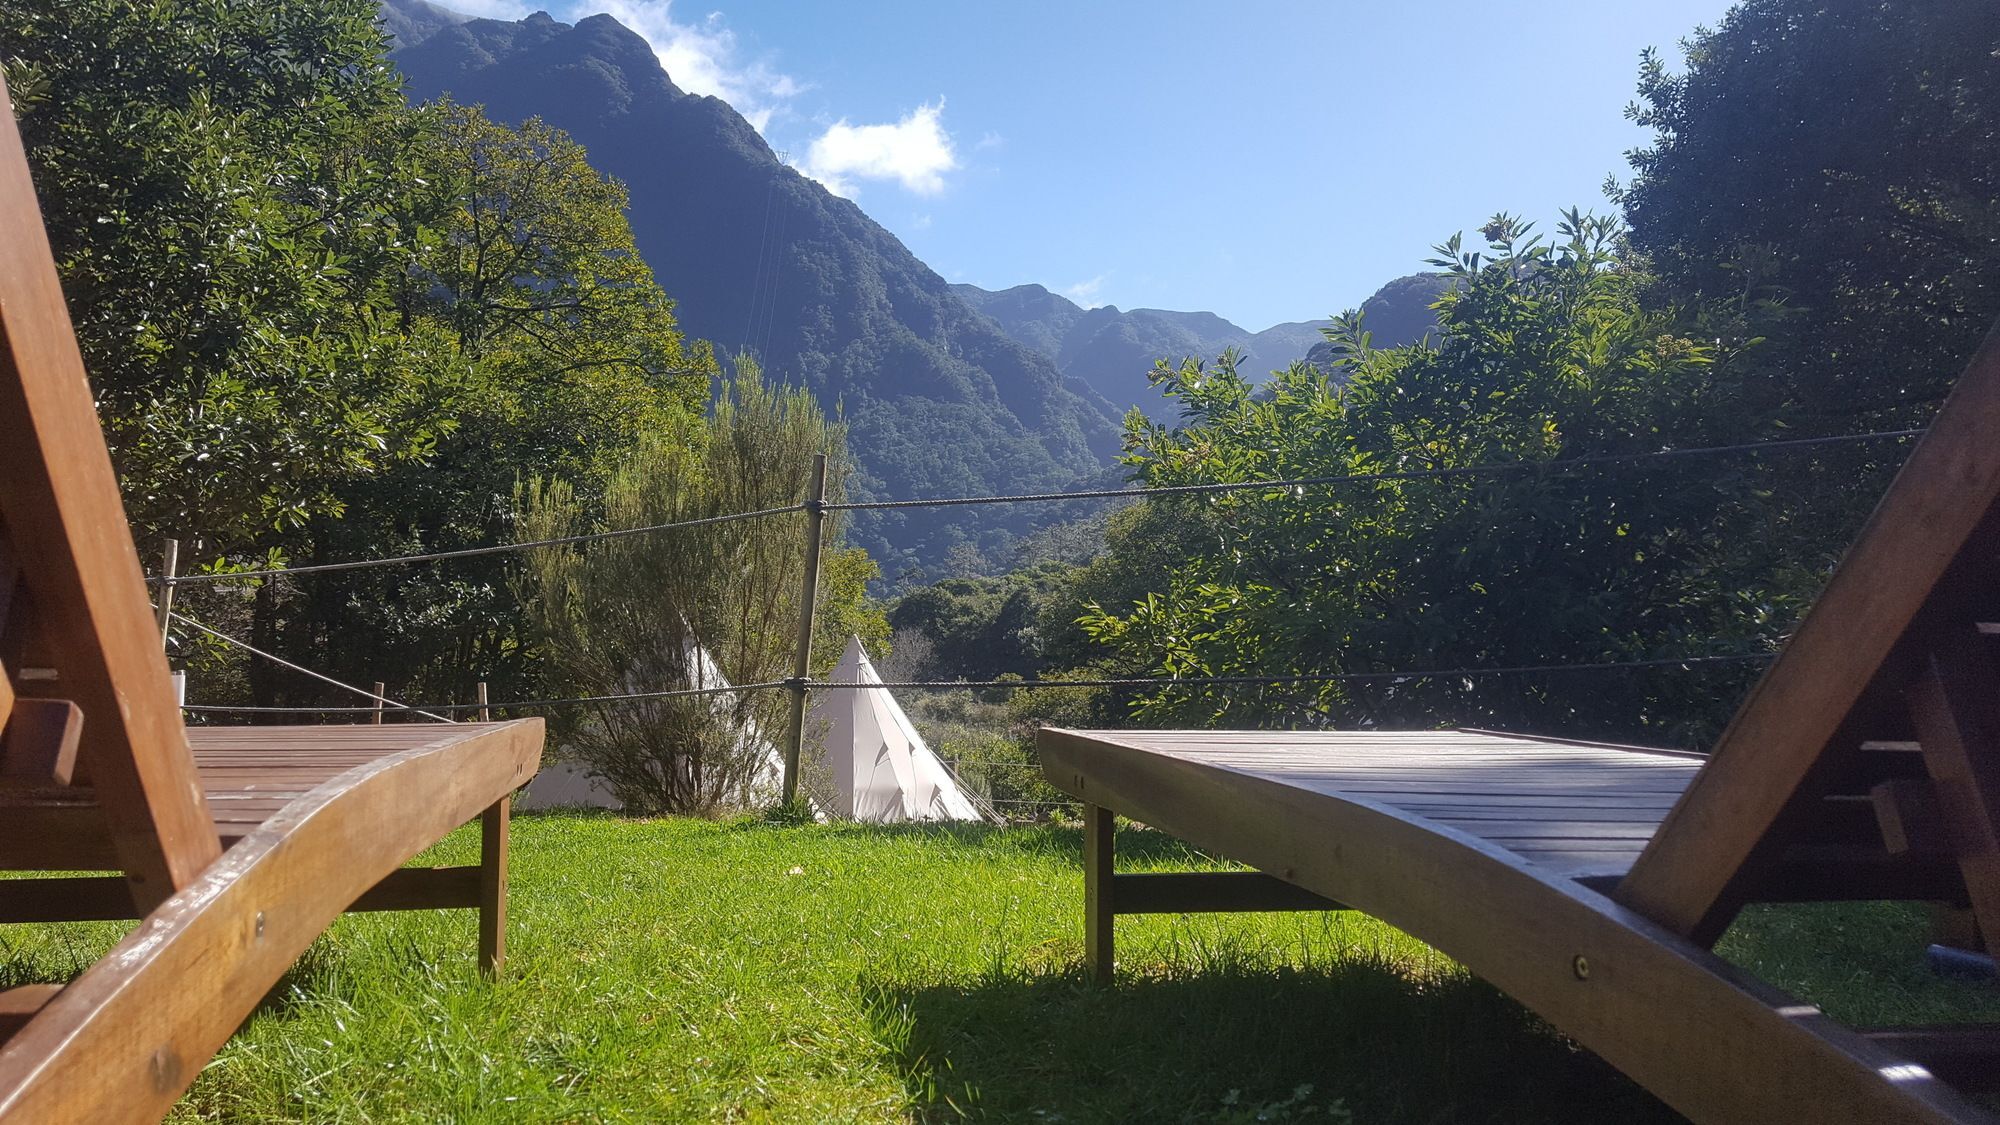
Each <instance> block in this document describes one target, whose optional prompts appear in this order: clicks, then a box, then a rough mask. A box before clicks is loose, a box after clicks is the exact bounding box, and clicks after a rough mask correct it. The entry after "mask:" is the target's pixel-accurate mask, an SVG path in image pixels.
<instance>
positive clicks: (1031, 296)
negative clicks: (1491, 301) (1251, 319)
mask: <svg viewBox="0 0 2000 1125" xmlns="http://www.w3.org/2000/svg"><path fill="white" fill-rule="evenodd" d="M1436 276H1437V275H1434V274H1417V275H1413V276H1411V277H1404V278H1398V279H1397V280H1395V281H1392V282H1390V283H1389V284H1388V285H1385V286H1383V287H1382V288H1381V289H1380V290H1378V291H1377V292H1376V293H1375V295H1374V296H1372V297H1370V298H1369V299H1368V301H1367V303H1366V304H1364V305H1363V306H1362V307H1363V309H1364V310H1365V311H1366V313H1367V323H1368V326H1369V328H1370V329H1371V330H1372V331H1373V332H1374V334H1375V335H1374V338H1375V343H1376V345H1377V346H1378V347H1393V346H1395V345H1397V344H1405V343H1410V342H1412V341H1414V340H1416V339H1417V338H1419V337H1421V336H1422V335H1423V334H1424V332H1425V331H1427V330H1428V329H1429V328H1430V327H1431V326H1432V325H1433V324H1434V323H1435V322H1434V321H1433V319H1432V317H1431V312H1430V309H1429V307H1428V306H1429V305H1430V303H1431V302H1432V301H1434V300H1436V299H1437V294H1438V292H1441V291H1442V286H1441V285H1440V284H1436V283H1434V282H1433V281H1432V279H1434V278H1436ZM952 290H953V291H954V292H956V293H957V294H958V295H959V296H961V297H963V298H964V299H965V300H966V302H967V303H969V304H970V305H972V307H974V308H976V309H978V310H979V311H980V312H983V313H985V314H986V315H987V316H989V317H992V318H993V321H994V323H996V324H998V325H999V326H1000V327H1001V329H1002V330H1004V331H1005V332H1006V333H1007V335H1009V336H1010V337H1012V338H1013V339H1014V340H1016V341H1017V342H1019V343H1021V344H1023V345H1025V346H1027V347H1029V348H1033V349H1034V350H1035V351H1036V352H1038V353H1040V354H1041V355H1044V356H1046V357H1048V358H1049V359H1051V360H1053V361H1054V362H1055V364H1056V366H1057V367H1058V368H1060V369H1061V370H1062V373H1063V374H1064V375H1067V376H1069V377H1070V378H1072V379H1075V380H1077V381H1079V382H1081V383H1084V384H1086V385H1087V386H1089V387H1090V388H1091V389H1093V390H1095V391H1096V392H1097V393H1098V394H1100V395H1102V396H1104V398H1106V399H1108V400H1109V401H1110V402H1112V403H1113V404H1114V405H1116V406H1117V407H1118V408H1119V409H1120V410H1124V409H1128V408H1130V407H1132V406H1137V407H1139V408H1140V409H1142V410H1144V411H1145V412H1146V413H1147V414H1149V415H1152V416H1154V417H1156V418H1159V419H1161V420H1163V421H1170V420H1171V415H1172V404H1170V403H1168V402H1167V401H1166V400H1165V399H1164V398H1163V397H1162V396H1161V395H1160V393H1159V391H1158V390H1156V389H1155V388H1154V387H1153V386H1152V385H1151V384H1149V383H1148V382H1147V379H1146V374H1147V372H1149V371H1151V370H1152V369H1153V363H1154V361H1155V360H1160V359H1166V360H1170V361H1179V360H1182V359H1185V358H1188V357H1190V356H1192V357H1196V358H1199V359H1203V360H1213V359H1214V358H1215V357H1216V356H1218V355H1220V354H1221V353H1222V351H1223V350H1224V349H1225V348H1236V349H1238V350H1239V351H1241V352H1242V353H1243V364H1242V370H1243V372H1244V373H1246V374H1248V375H1250V376H1252V377H1253V378H1261V377H1262V376H1264V375H1266V374H1268V373H1269V372H1271V371H1274V370H1278V369H1280V368H1284V367H1287V366H1290V365H1291V364H1292V363H1293V362H1295V361H1297V360H1300V359H1304V358H1306V357H1307V356H1308V354H1309V353H1311V352H1313V351H1314V350H1315V349H1316V348H1321V347H1324V345H1325V343H1326V338H1325V336H1324V335H1323V334H1322V332H1321V329H1323V328H1326V327H1327V326H1329V325H1330V324H1332V323H1333V322H1332V321H1330V320H1309V321H1292V322H1288V323H1285V324H1279V325H1274V326H1273V327H1270V328H1266V329H1265V330H1263V331H1262V332H1251V331H1248V330H1246V329H1244V328H1241V327H1238V326H1237V325H1235V324H1232V323H1230V322H1229V321H1227V320H1224V319H1223V318H1222V317H1219V316H1217V315H1215V314H1214V313H1209V312H1170V311H1168V310H1165V309H1132V310H1130V311H1123V312H1121V311H1120V310H1119V309H1118V308H1117V307H1116V306H1114V305H1103V306H1100V307H1098V308H1094V309H1085V308H1083V307H1081V306H1079V305H1078V304H1076V303H1075V302H1073V301H1070V300H1068V299H1067V298H1064V297H1062V296H1060V295H1058V294H1055V293H1051V292H1049V291H1048V290H1047V289H1045V288H1043V287H1042V286H1039V285H1016V286H1015V287H1013V288H1012V289H1002V290H1000V291H998V292H993V291H989V290H985V289H981V288H979V287H978V286H974V285H954V286H952Z"/></svg>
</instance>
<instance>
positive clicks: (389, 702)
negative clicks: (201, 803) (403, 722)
mask: <svg viewBox="0 0 2000 1125" xmlns="http://www.w3.org/2000/svg"><path fill="white" fill-rule="evenodd" d="M167 616H169V617H171V618H173V619H174V620H176V621H179V622H180V623H181V624H183V625H192V626H194V627H195V628H197V629H199V630H201V631H202V632H204V633H207V634H208V635H209V636H211V637H214V638H215V639H216V640H219V641H226V642H228V643H229V644H232V645H235V646H236V647H237V648H240V649H242V650H243V651H244V652H247V653H250V654H251V655H253V656H261V657H263V658H264V659H266V660H268V661H270V662H271V663H273V664H276V665H278V666H280V667H283V668H290V669H291V670H292V671H294V672H300V673H303V674H305V675H308V676H311V677H312V678H313V679H315V680H319V681H321V682H322V683H329V684H332V685H333V686H334V687H337V688H342V689H345V690H347V691H351V692H353V693H354V694H356V695H361V696H366V697H367V698H369V699H375V700H380V701H381V703H382V704H383V705H384V706H388V707H394V708H396V709H397V710H399V711H415V712H416V713H417V714H419V715H422V716H424V717H426V718H431V719H436V720H437V721H438V722H441V723H455V722H457V721H458V720H457V719H447V718H445V717H444V716H443V715H433V714H431V712H429V711H426V710H424V709H422V708H420V707H412V706H411V705H410V704H408V703H399V702H397V701H396V700H393V699H390V698H389V697H388V696H386V695H376V694H375V693H374V692H372V691H369V690H367V689H366V688H358V687H355V686H354V685H353V684H344V683H341V682H340V681H339V680H336V679H334V678H333V677H332V676H327V675H322V674H320V673H318V672H315V671H313V670H312V669H311V668H306V667H302V666H300V665H297V664H294V663H292V662H291V661H289V660H286V659H285V658H284V657H282V656H274V655H272V654H271V653H268V652H265V651H264V650H263V649H261V648H257V647H255V646H254V645H250V644H246V643H245V642H243V641H239V640H237V639H236V638H235V637H232V636H230V635H229V634H227V633H223V632H220V631H218V630H215V629H211V628H209V627H208V626H206V625H203V624H202V623H201V622H199V621H196V620H195V619H193V618H192V617H188V616H186V615H184V614H181V613H177V612H175V611H173V610H168V611H167ZM184 709H185V710H189V711H199V710H203V708H199V707H188V708H184ZM353 710H356V711H379V710H381V708H380V707H356V708H353Z"/></svg>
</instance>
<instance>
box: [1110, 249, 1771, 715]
mask: <svg viewBox="0 0 2000 1125" xmlns="http://www.w3.org/2000/svg"><path fill="white" fill-rule="evenodd" d="M1560 232H1561V237H1560V239H1559V240H1558V241H1557V242H1556V243H1555V244H1553V245H1551V244H1548V243H1544V242H1542V241H1541V240H1540V239H1538V238H1535V237H1531V236H1530V233H1529V232H1528V231H1527V230H1526V228H1525V227H1523V226H1522V225H1521V224H1520V223H1518V222H1517V221H1515V220H1513V219H1511V218H1508V217H1505V216H1502V217H1499V218H1497V219H1496V220H1495V221H1494V222H1493V223H1491V224H1489V225H1488V227H1487V228H1486V234H1487V236H1488V239H1489V241H1490V246H1489V249H1488V251H1487V252H1483V253H1482V252H1468V251H1465V250H1464V249H1463V248H1462V246H1461V245H1460V244H1459V241H1458V240H1457V239H1453V240H1452V241H1451V242H1450V243H1448V244H1446V245H1445V246H1443V247H1440V250H1441V251H1442V255H1441V257H1440V259H1439V260H1438V261H1437V262H1436V263H1435V264H1437V265H1439V266H1441V267H1443V268H1445V269H1447V270H1449V271H1450V272H1451V274H1452V277H1453V281H1454V285H1453V288H1452V289H1451V290H1450V291H1448V292H1447V293H1446V294H1445V295H1444V296H1443V297H1442V298H1441V299H1440V300H1439V302H1438V305H1437V313H1438V322H1439V328H1438V331H1437V333H1436V334H1435V335H1434V336H1433V337H1432V338H1431V339H1430V340H1429V341H1426V342H1420V343H1418V344H1415V345H1411V346H1408V347H1402V348H1396V349H1389V350H1381V349H1375V348H1372V347H1371V346H1370V345H1369V342H1368V337H1367V333H1366V332H1365V331H1364V330H1363V327H1362V324H1361V322H1360V319H1359V318H1358V317H1354V316H1349V317H1345V318H1342V320H1341V322H1340V324H1339V325H1338V326H1337V327H1336V329H1335V330H1333V331H1332V332H1330V333H1329V336H1330V338H1332V340H1333V342H1334V343H1335V345H1336V347H1335V351H1336V353H1337V359H1336V363H1337V370H1336V371H1335V372H1334V373H1332V374H1329V373H1328V372H1327V371H1324V370H1321V369H1318V368H1315V367H1312V366H1308V365H1305V364H1299V365H1296V366H1294V367H1293V368H1292V369H1291V370H1290V371H1288V372H1284V373H1281V374H1280V375H1279V376H1277V378H1276V380H1275V382H1274V383H1273V384H1272V387H1271V393H1270V394H1269V395H1268V396H1262V395H1258V396H1253V394H1252V390H1253V387H1252V385H1251V384H1250V383H1249V381H1248V380H1246V379H1244V378H1243V377H1242V376H1241V375H1240V374H1239V373H1238V372H1237V371H1236V368H1235V363H1234V362H1233V357H1230V356H1225V357H1223V359H1222V361H1221V362H1220V363H1219V364H1218V365H1216V366H1213V367H1209V366H1205V365H1201V364H1196V363H1189V364H1186V365H1184V366H1182V367H1180V368H1177V369H1174V368H1168V367H1166V366H1165V365H1162V366H1161V368H1160V369H1159V371H1158V372H1157V377H1158V379H1159V381H1160V382H1161V383H1162V385H1163V387H1164V389H1165V390H1166V393H1168V394H1169V395H1171V396H1172V397H1174V398H1175V399H1176V400H1178V401H1179V402H1180V404H1181V406H1182V409H1183V411H1184V417H1185V422H1184V424H1183V425H1180V426H1177V427H1173V428H1168V427H1166V426H1162V425H1159V424H1155V423H1148V422H1145V421H1143V420H1139V419H1135V420H1133V422H1132V423H1130V424H1129V425H1128V433H1127V440H1128V444H1129V445H1130V447H1131V450H1132V453H1131V455H1130V457H1129V461H1130V463H1131V464H1132V465H1133V466H1134V467H1135V469H1136V470H1137V472H1138V473H1139V475H1140V477H1141V479H1143V480H1144V481H1146V482H1147V483H1149V484H1153V485H1177V484H1189V483H1199V482H1207V481H1225V482H1227V481H1255V480H1265V479H1282V478H1298V477H1315V476H1335V475H1345V474H1389V475H1382V476H1377V477H1375V478H1374V479H1365V480H1361V481H1357V482H1354V483H1350V484H1342V485H1334V486H1327V487H1315V488H1308V489H1302V490H1298V491H1293V490H1289V489H1276V490H1250V491H1245V492H1234V493H1224V494H1211V495H1205V496H1196V497H1177V498H1176V497H1163V498H1159V499H1155V500H1152V501H1150V502H1149V504H1148V505H1147V507H1148V509H1150V510H1151V514H1150V516H1149V517H1147V518H1149V519H1151V520H1153V521H1161V522H1156V526H1162V525H1164V526H1178V527H1179V528H1180V529H1181V530H1180V531H1179V532H1178V533H1176V534H1174V535H1173V536H1172V538H1171V541H1166V542H1162V541H1160V540H1157V539H1155V540H1149V541H1147V542H1146V543H1144V544H1143V550H1144V551H1145V553H1146V556H1147V558H1146V563H1145V564H1144V567H1127V568H1125V572H1126V573H1127V574H1136V573H1144V570H1145V569H1150V570H1152V571H1153V573H1154V574H1155V575H1156V577H1155V578H1154V579H1153V581H1152V582H1151V583H1150V584H1148V585H1147V586H1146V588H1145V592H1144V593H1143V594H1137V595H1135V593H1134V591H1133V588H1132V587H1131V586H1129V585H1128V586H1125V587H1123V588H1122V589H1120V590H1119V593H1120V594H1121V596H1122V598H1123V599H1125V600H1124V601H1123V602H1122V604H1121V603H1100V604H1098V605H1097V606H1095V607H1093V608H1092V609H1091V610H1090V611H1089V612H1088V613H1086V614H1085V620H1084V622H1083V624H1084V627H1085V628H1086V629H1087V630H1088V631H1089V632H1091V633H1092V634H1093V635H1094V636H1095V637H1096V638H1097V639H1098V640H1099V641H1100V642H1102V643H1104V644H1107V645H1108V646H1109V647H1110V650H1111V652H1112V653H1113V655H1114V659H1116V660H1118V661H1120V662H1122V663H1124V664H1125V665H1126V666H1128V667H1130V666H1134V665H1142V666H1144V667H1147V668H1149V669H1151V670H1152V671H1154V672H1156V673H1159V674H1164V675H1169V676H1217V675H1221V676H1236V675H1241V676H1259V675H1286V674H1326V673H1380V672H1391V671H1407V670H1423V669H1432V668H1452V667H1480V666H1514V665H1532V664H1544V663H1584V662H1599V661H1619V660H1631V659H1648V658H1655V657H1660V656H1663V655H1669V654H1671V655H1680V654H1686V653H1698V652H1712V651H1718V650H1722V651H1734V650H1740V649H1742V648H1744V647H1746V646H1749V645H1754V644H1756V643H1758V642H1760V641H1761V640H1763V639H1764V637H1765V636H1766V635H1767V633H1768V632H1769V630H1770V629H1771V628H1772V627H1773V626H1772V622H1773V620H1786V619H1787V618H1786V615H1785V613H1784V612H1783V611H1782V609H1781V608H1780V607H1776V606H1773V605H1772V604H1770V603H1769V601H1768V595H1767V594H1766V592H1765V591H1766V589H1767V585H1768V583H1767V581H1766V580H1767V579H1768V577H1769V565H1770V556H1769V552H1768V551H1766V550H1764V549H1762V547H1761V546H1760V544H1763V543H1765V542H1766V540H1767V532H1766V530H1765V529H1767V528H1768V522H1769V521H1768V519H1766V515H1767V512H1766V509H1765V506H1764V505H1763V504H1762V503H1760V501H1759V498H1758V493H1757V488H1756V486H1757V484H1758V480H1759V474H1758V473H1757V472H1756V471H1755V470H1754V468H1752V467H1747V466H1744V465H1741V464H1726V465H1718V464H1716V463H1714V462H1701V463H1694V462H1683V461H1671V460H1670V461H1658V462H1644V461H1641V462H1636V463H1630V464H1620V465H1613V466H1604V467H1600V468H1592V469H1587V470H1569V471H1559V470H1546V469H1538V468H1536V466H1538V465H1542V464H1546V463H1547V462H1551V461H1557V460H1561V459H1565V458H1571V457H1578V456H1583V455H1593V454H1618V453H1643V452H1646V451H1649V450H1658V449H1663V448H1672V447H1678V446H1691V445H1701V444H1707V443H1711V442H1715V441H1719V440H1724V439H1728V438H1732V437H1736V436H1740V435H1741V434H1742V433H1743V432H1744V428H1745V427H1749V426H1752V425H1754V424H1755V420H1754V419H1750V418H1747V417H1745V416H1744V415H1743V414H1742V412H1740V411H1737V410H1735V409H1733V404H1734V402H1735V399H1736V396H1737V391H1736V389H1735V387H1734V385H1733V383H1732V382H1731V380H1730V379H1729V378H1728V377H1727V374H1726V366H1727V365H1726V364H1721V363H1718V361H1719V360H1722V359H1725V358H1727V357H1725V356H1723V355H1720V354H1718V352H1717V351H1716V348H1715V346H1714V345H1713V344H1708V343H1701V342H1697V341H1694V340H1690V339H1687V338H1685V337H1683V336H1681V335H1679V334H1678V333H1677V332H1676V331H1675V330H1674V321H1673V319H1672V318H1670V317H1668V316H1666V315H1665V314H1660V313H1654V312H1649V311H1647V310H1646V309H1645V308H1644V307H1643V306H1642V305H1641V303H1640V301H1639V299H1638V292H1639V290H1640V289H1641V288H1642V287H1643V286H1644V284H1645V278H1644V276H1643V274H1642V273H1640V272H1638V271H1636V270H1635V269H1634V268H1632V263H1629V262H1625V261H1621V260H1620V258H1619V256H1618V246H1619V242H1618V231H1617V229H1616V226H1615V224H1614V223H1612V222H1611V221H1610V220H1606V219H1596V218H1589V217H1586V216H1582V215H1579V214H1576V213H1574V212H1572V213H1570V214H1568V215H1566V216H1565V218H1564V221H1563V222H1562V224H1561V227H1560ZM1342 377H1344V378H1342ZM1495 463H1499V464H1505V465H1512V466H1518V467H1519V468H1518V469H1517V470H1515V471H1511V472H1503V473H1498V474H1489V473H1467V474H1463V475H1458V474H1452V473H1450V472H1448V470H1454V469H1459V468H1464V467H1467V466H1476V465H1488V464H1495ZM1439 471H1447V472H1446V473H1445V475H1441V476H1440V475H1431V474H1434V473H1437V472H1439ZM1396 474H1412V475H1409V476H1398V475H1396ZM1163 554H1164V555H1171V556H1173V557H1172V559H1171V561H1169V560H1167V559H1163V558H1161V557H1160V556H1161V555H1163ZM1106 569H1110V568H1106ZM1584 675H1585V674H1583V673H1571V674H1567V675H1565V674H1543V675H1539V676H1516V677H1508V678H1505V679H1489V678H1479V679H1476V680H1475V679H1472V678H1465V677H1448V678H1447V677H1436V678H1418V679H1403V680H1389V681H1383V682H1373V683H1333V684H1319V685H1299V686H1296V687H1280V688H1267V689H1257V688H1242V687H1194V686H1190V687H1186V688H1174V689H1167V690H1163V691H1161V692H1158V693H1156V694H1153V695H1151V696H1148V697H1146V698H1144V699H1142V700H1141V702H1140V704H1139V706H1138V711H1137V717H1139V718H1140V719H1142V720H1145V721H1149V722H1154V721H1169V722H1194V723H1209V722H1224V721H1226V722H1234V723H1243V722H1250V723H1272V724H1281V725H1290V724H1309V725H1322V724H1339V725H1377V724H1382V725H1388V724H1411V723H1416V724H1429V723H1462V724H1479V725H1488V726H1501V727H1509V726H1519V727H1532V728H1534V729H1539V730H1543V731H1573V732H1577V733H1597V734H1613V733H1615V734H1619V735H1623V736H1627V737H1643V738H1651V739H1654V740H1670V741H1681V740H1686V739H1688V738H1690V737H1692V736H1693V735H1695V734H1697V733H1699V732H1701V731H1703V730H1705V729H1706V727H1707V724H1710V723H1712V722H1714V721H1715V720H1716V719H1717V718H1718V717H1719V716H1718V713H1717V711H1716V707H1715V704H1714V702H1713V699H1714V697H1717V696H1720V697H1725V698H1726V697H1728V695H1729V692H1727V691H1721V692H1718V691H1717V690H1716V685H1717V683H1718V682H1720V681H1727V682H1729V683H1730V684H1732V685H1733V684H1735V683H1738V682H1740V681H1741V679H1742V672H1741V670H1740V669H1739V670H1730V671H1724V672H1712V673H1711V672H1680V673H1675V672H1671V671H1669V672H1665V673H1662V672H1657V671H1656V672H1652V673H1650V674H1644V675H1640V674H1629V673H1591V674H1588V675H1590V676H1591V677H1592V678H1583V677H1584Z"/></svg>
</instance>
